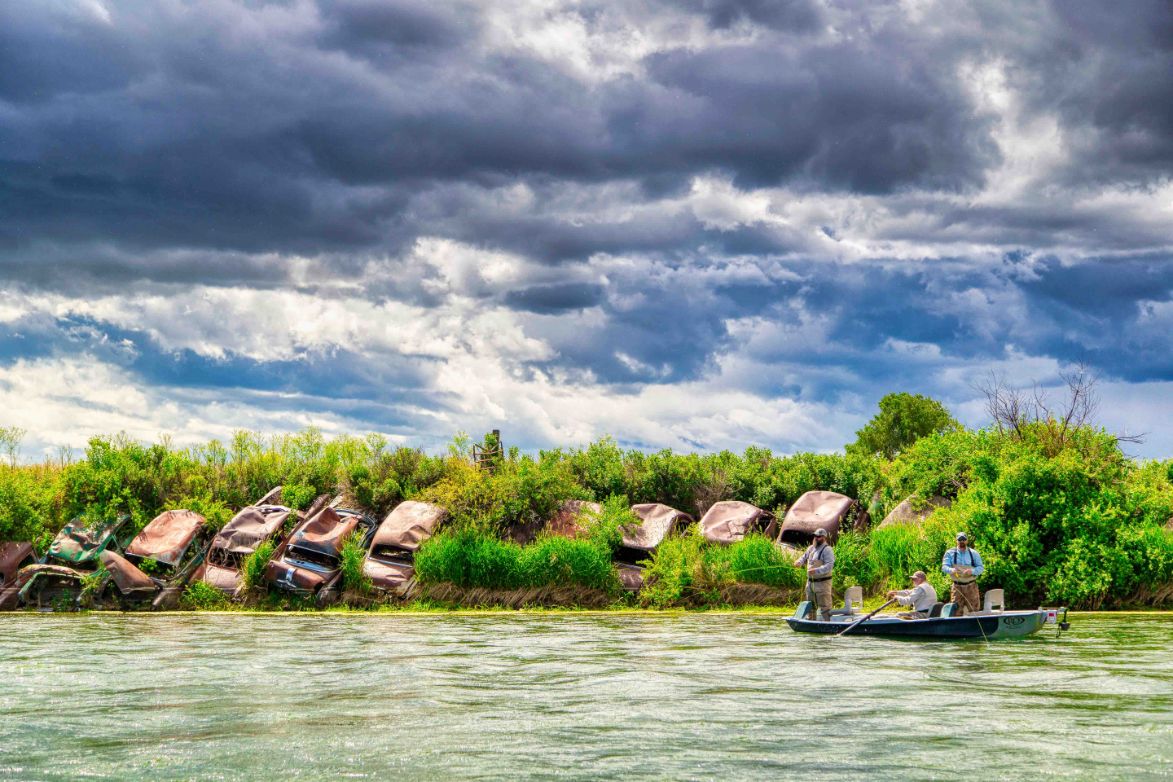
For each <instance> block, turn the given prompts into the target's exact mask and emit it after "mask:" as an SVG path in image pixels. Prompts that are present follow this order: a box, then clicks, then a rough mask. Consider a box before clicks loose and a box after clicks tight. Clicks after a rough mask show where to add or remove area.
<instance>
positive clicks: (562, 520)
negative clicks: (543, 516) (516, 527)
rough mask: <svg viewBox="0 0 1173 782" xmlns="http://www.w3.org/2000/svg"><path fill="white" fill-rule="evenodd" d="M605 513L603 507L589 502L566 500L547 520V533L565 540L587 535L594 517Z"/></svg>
mask: <svg viewBox="0 0 1173 782" xmlns="http://www.w3.org/2000/svg"><path fill="white" fill-rule="evenodd" d="M602 512H603V506H602V505H600V504H599V503H597V502H590V501H589V500H566V501H565V502H563V503H562V504H561V505H560V506H559V507H558V510H557V511H555V512H554V515H552V516H551V517H550V518H549V519H547V520H546V527H545V531H546V532H547V533H549V534H551V535H560V536H561V537H564V538H577V537H579V536H581V535H583V534H585V533H586V530H587V527H588V526H589V522H590V519H591V517H592V516H597V515H598V514H600V513H602Z"/></svg>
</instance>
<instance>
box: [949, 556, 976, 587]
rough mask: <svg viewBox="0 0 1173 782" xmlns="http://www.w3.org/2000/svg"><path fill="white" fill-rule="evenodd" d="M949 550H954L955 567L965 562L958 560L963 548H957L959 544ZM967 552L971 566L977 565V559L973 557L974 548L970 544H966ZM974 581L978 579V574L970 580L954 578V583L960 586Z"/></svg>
mask: <svg viewBox="0 0 1173 782" xmlns="http://www.w3.org/2000/svg"><path fill="white" fill-rule="evenodd" d="M949 550H950V551H952V552H953V567H957V566H958V565H964V564H965V563H964V562H958V561H957V560H958V559H959V558H960V557H961V549H959V548H957V546H954V547H953V548H951V549H949ZM965 552H966V553H967V554H969V567H977V560H975V559H974V558H973V549H972V548H970V547H969V546H966V548H965ZM974 581H977V577H976V576H974V577H973V578H971V579H970V580H969V581H958V580H956V579H954V580H953V583H954V584H957V585H958V586H968V585H969V584H972V583H973V582H974Z"/></svg>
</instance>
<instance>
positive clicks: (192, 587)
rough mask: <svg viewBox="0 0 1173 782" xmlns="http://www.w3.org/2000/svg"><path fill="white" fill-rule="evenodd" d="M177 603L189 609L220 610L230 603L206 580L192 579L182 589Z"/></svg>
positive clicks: (226, 597) (225, 596)
mask: <svg viewBox="0 0 1173 782" xmlns="http://www.w3.org/2000/svg"><path fill="white" fill-rule="evenodd" d="M179 605H180V607H181V608H185V609H187V610H189V611H222V610H224V609H226V608H228V607H230V605H231V603H230V602H229V600H228V596H227V595H225V594H224V593H223V592H221V591H220V590H219V589H216V587H214V586H212V585H211V584H209V583H208V582H207V581H193V582H192V583H190V584H188V585H187V589H185V590H183V596H182V597H180V599H179Z"/></svg>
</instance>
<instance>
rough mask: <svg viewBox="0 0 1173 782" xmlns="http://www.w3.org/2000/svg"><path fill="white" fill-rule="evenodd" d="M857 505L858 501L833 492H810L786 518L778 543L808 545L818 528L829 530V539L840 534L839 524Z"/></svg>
mask: <svg viewBox="0 0 1173 782" xmlns="http://www.w3.org/2000/svg"><path fill="white" fill-rule="evenodd" d="M854 506H855V500H853V499H851V498H850V497H848V496H846V495H843V494H839V493H837V492H833V491H808V492H807V493H806V494H804V495H802V496H801V497H799V498H798V499H797V500H796V501H795V502H794V504H793V505H791V506H790V509H789V510H787V511H786V516H785V517H783V519H782V532H781V534H779V535H778V542H779V543H782V544H785V545H790V546H805V545H807V544H808V543H810V542H811V541H812V540H814V537H815V530H817V529H819V528H820V527H821V528H823V529H825V530H827V539H828V540H830V541H831V542H834V541H835V539H836V538H838V537H839V527H840V526H841V525H842V524H843V522H844V521H845V520H846V519H847V514H848V513H850V512H851V509H852V508H853V507H854Z"/></svg>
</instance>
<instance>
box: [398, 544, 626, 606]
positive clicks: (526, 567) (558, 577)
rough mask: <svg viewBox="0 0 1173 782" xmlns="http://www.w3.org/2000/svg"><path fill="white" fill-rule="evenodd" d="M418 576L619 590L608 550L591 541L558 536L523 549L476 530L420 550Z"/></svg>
mask: <svg viewBox="0 0 1173 782" xmlns="http://www.w3.org/2000/svg"><path fill="white" fill-rule="evenodd" d="M415 572H416V577H417V578H418V579H419V580H420V581H421V582H423V583H433V584H439V583H452V584H456V585H457V586H459V587H464V588H485V589H522V588H526V587H541V586H577V587H587V588H590V589H602V590H608V591H609V590H617V589H618V580H617V577H616V575H615V571H614V568H613V567H612V564H611V552H610V551H609V550H608V549H605V548H603V547H602V546H601V545H599V544H598V543H596V542H593V541H591V540H589V539H580V540H570V539H567V538H560V537H554V536H550V537H542V538H539V539H538V540H537V541H535V542H534V543H531V544H530V545H528V546H524V547H523V546H519V545H517V544H516V543H511V542H508V541H503V540H500V539H498V538H495V537H492V536H490V535H488V534H485V533H483V532H479V531H476V530H462V531H454V532H445V533H441V534H439V535H437V536H436V537H434V538H432V539H431V540H429V541H428V542H427V544H426V545H424V546H422V547H421V548H420V550H419V552H418V553H417V554H416V557H415Z"/></svg>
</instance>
